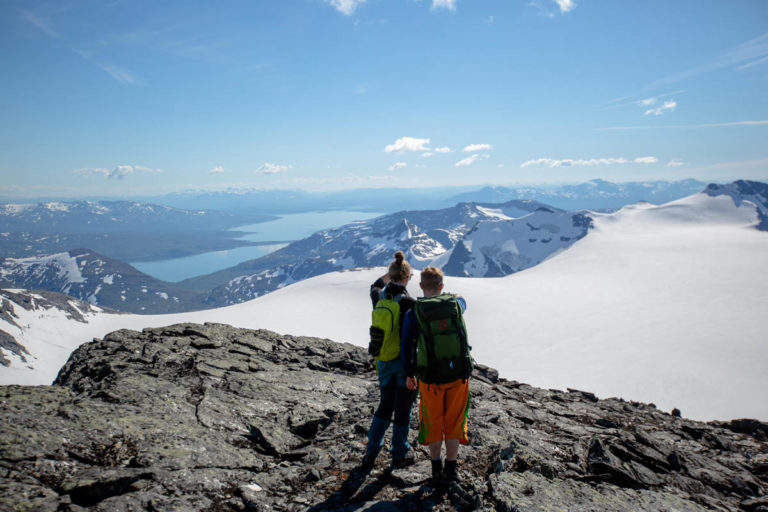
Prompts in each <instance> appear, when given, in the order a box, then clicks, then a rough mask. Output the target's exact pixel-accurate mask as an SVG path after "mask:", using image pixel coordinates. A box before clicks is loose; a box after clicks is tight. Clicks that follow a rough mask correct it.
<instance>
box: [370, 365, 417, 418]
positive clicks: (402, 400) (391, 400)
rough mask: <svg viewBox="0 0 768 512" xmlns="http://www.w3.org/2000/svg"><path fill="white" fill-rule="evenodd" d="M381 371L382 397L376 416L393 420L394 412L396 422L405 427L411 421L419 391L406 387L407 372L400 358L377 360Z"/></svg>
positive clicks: (380, 386) (380, 385)
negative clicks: (412, 409) (412, 410)
mask: <svg viewBox="0 0 768 512" xmlns="http://www.w3.org/2000/svg"><path fill="white" fill-rule="evenodd" d="M376 365H377V368H378V373H379V391H380V392H381V398H380V400H379V407H378V409H376V412H375V413H373V415H374V416H378V417H379V418H381V419H383V420H386V421H391V420H392V413H393V412H394V415H395V420H394V422H393V423H394V424H395V425H397V426H401V427H405V426H408V425H409V424H410V422H411V407H412V406H413V402H415V401H416V396H417V395H418V391H415V390H414V391H411V390H409V389H408V388H407V387H405V372H404V371H403V366H402V365H401V364H400V359H395V360H394V361H377V363H376Z"/></svg>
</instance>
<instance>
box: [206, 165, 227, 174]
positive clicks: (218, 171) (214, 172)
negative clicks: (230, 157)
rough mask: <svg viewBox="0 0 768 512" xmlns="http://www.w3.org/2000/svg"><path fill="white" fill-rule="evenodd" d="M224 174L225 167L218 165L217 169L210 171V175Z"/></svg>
mask: <svg viewBox="0 0 768 512" xmlns="http://www.w3.org/2000/svg"><path fill="white" fill-rule="evenodd" d="M223 172H224V167H222V166H220V165H217V166H216V167H214V168H213V169H211V170H210V171H208V174H221V173H223Z"/></svg>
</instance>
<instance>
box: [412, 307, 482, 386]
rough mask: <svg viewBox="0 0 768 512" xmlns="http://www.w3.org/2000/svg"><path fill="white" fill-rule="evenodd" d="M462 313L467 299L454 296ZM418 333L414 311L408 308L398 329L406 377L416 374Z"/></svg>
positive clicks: (465, 308)
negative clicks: (400, 327)
mask: <svg viewBox="0 0 768 512" xmlns="http://www.w3.org/2000/svg"><path fill="white" fill-rule="evenodd" d="M456 302H458V303H459V307H460V308H461V312H462V314H463V313H464V312H465V311H466V310H467V301H466V300H465V299H464V297H456ZM418 334H419V325H418V323H417V322H416V313H415V312H414V311H413V309H410V310H408V312H407V313H406V314H405V317H404V318H403V328H402V330H401V331H400V363H401V364H402V365H403V369H405V375H406V376H407V377H413V376H415V375H416V361H415V356H416V338H417V336H418Z"/></svg>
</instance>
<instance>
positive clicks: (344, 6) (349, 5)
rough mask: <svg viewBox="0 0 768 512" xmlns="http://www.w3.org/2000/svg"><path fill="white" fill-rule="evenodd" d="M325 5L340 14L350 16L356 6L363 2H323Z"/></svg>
mask: <svg viewBox="0 0 768 512" xmlns="http://www.w3.org/2000/svg"><path fill="white" fill-rule="evenodd" d="M325 1H326V3H328V4H330V5H332V6H333V7H335V8H336V10H337V11H339V12H340V13H342V14H344V15H346V16H351V15H352V13H354V12H355V9H357V6H358V5H360V4H363V3H365V0H325Z"/></svg>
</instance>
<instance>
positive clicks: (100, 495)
mask: <svg viewBox="0 0 768 512" xmlns="http://www.w3.org/2000/svg"><path fill="white" fill-rule="evenodd" d="M471 386H472V397H473V398H472V408H471V411H470V432H471V444H470V445H469V446H467V447H463V448H462V451H461V454H460V473H461V476H462V478H463V482H462V483H461V484H460V485H455V484H454V485H453V486H451V487H445V486H433V485H432V484H431V483H430V482H429V481H428V480H427V476H428V474H429V462H428V460H427V457H426V452H425V451H424V449H423V448H420V449H419V453H418V454H417V462H416V464H414V465H413V466H410V467H407V468H401V469H392V468H390V467H389V466H388V464H389V456H388V455H387V454H386V453H382V455H381V456H380V457H379V460H378V461H377V464H376V466H375V467H374V468H373V470H372V471H370V472H366V471H363V470H362V469H361V468H359V466H358V465H359V462H360V457H361V454H362V451H363V448H364V443H365V439H366V438H365V434H366V431H367V428H368V426H369V422H370V417H371V414H372V412H373V409H374V407H375V405H376V402H377V399H378V390H377V385H376V383H375V375H374V373H373V367H372V365H371V364H370V362H369V360H368V357H367V354H366V352H365V351H364V350H363V349H361V348H359V347H356V346H352V345H349V344H338V343H335V342H332V341H330V340H324V339H315V338H304V337H292V336H281V335H278V334H275V333H272V332H268V331H252V330H245V329H236V328H233V327H230V326H226V325H219V324H205V325H196V324H179V325H173V326H169V327H164V328H157V329H145V330H144V331H143V332H136V331H128V330H121V331H116V332H113V333H111V334H109V335H107V336H105V337H104V339H103V340H95V341H94V342H93V343H88V344H85V345H83V346H81V347H80V348H79V349H78V350H76V351H75V352H74V353H73V354H72V356H71V358H70V360H69V361H68V362H67V364H66V365H65V366H64V367H63V368H62V370H61V372H60V374H59V376H58V378H57V380H56V382H55V384H54V385H53V386H38V387H22V386H4V387H0V420H1V421H2V424H3V428H2V431H0V509H2V510H35V511H49V510H50V511H54V510H58V511H66V510H104V511H107V510H108V511H121V510H126V511H127V510H179V511H184V510H190V511H191V510H208V511H229V510H233V511H245V510H255V511H265V510H314V511H319V510H425V509H426V510H462V511H463V510H484V511H490V510H502V511H520V512H522V511H549V510H569V511H587V510H589V511H609V510H611V511H615V510H677V511H696V510H733V511H736V510H745V511H750V512H758V511H763V512H765V511H766V510H768V496H766V489H767V488H768V425H766V424H763V423H760V422H757V421H753V420H737V421H732V422H729V423H701V422H695V421H690V420H687V419H685V418H682V417H680V415H679V412H677V411H675V414H668V413H665V412H662V411H659V410H657V409H656V408H655V407H654V406H653V405H647V404H641V403H636V402H627V401H624V400H620V399H605V400H600V399H598V398H597V397H595V396H594V395H593V394H591V393H589V392H584V391H577V390H570V391H568V392H564V391H556V390H543V389H537V388H533V387H531V386H528V385H526V384H522V383H518V382H514V381H506V380H504V379H500V378H498V375H497V373H496V372H495V371H494V370H492V369H490V368H487V367H484V366H479V367H478V368H477V370H476V372H475V378H473V379H472V381H471ZM416 423H417V421H416V419H415V418H414V421H413V422H412V432H411V434H412V435H411V437H412V438H415V434H416V430H415V429H416V426H417V425H416Z"/></svg>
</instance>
